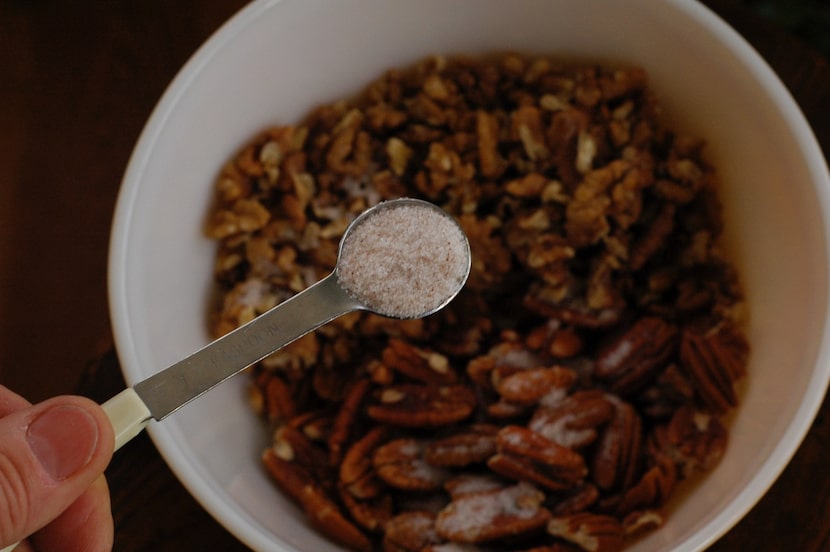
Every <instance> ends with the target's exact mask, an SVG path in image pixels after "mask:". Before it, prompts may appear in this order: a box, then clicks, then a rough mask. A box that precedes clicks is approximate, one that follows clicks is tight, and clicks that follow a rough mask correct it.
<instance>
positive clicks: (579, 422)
mask: <svg viewBox="0 0 830 552" xmlns="http://www.w3.org/2000/svg"><path fill="white" fill-rule="evenodd" d="M613 415H614V405H613V404H612V403H611V402H610V401H609V400H608V398H607V397H606V395H605V393H603V392H602V391H600V390H587V391H576V392H574V393H573V394H571V395H569V396H568V397H566V398H565V399H563V400H562V401H561V402H559V403H558V404H556V405H555V406H552V407H548V406H541V407H539V408H537V409H536V411H535V412H534V413H533V417H532V418H531V419H530V422H529V423H528V427H529V428H530V429H532V430H533V431H535V432H536V433H538V434H540V435H542V436H543V437H545V438H547V439H550V440H551V441H554V442H556V443H558V444H560V445H562V446H563V447H568V448H572V449H581V448H583V447H586V446H588V445H590V444H591V443H593V442H594V441H595V440H596V438H597V430H598V428H600V427H601V426H603V425H604V424H605V423H607V422H608V421H609V420H610V419H611V417H612V416H613Z"/></svg>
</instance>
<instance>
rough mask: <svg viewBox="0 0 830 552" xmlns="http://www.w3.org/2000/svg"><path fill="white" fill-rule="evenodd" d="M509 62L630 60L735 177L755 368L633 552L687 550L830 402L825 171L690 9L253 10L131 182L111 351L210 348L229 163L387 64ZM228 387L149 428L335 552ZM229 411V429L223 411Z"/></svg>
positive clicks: (138, 376)
mask: <svg viewBox="0 0 830 552" xmlns="http://www.w3.org/2000/svg"><path fill="white" fill-rule="evenodd" d="M505 49H513V50H518V51H524V52H539V53H545V54H554V55H561V56H564V57H568V58H582V59H590V60H598V61H605V62H623V63H634V64H639V65H641V66H643V67H644V68H645V69H646V70H647V71H648V72H649V74H650V77H651V83H652V87H653V88H654V89H655V90H656V91H657V93H658V94H659V96H660V98H661V100H662V102H663V104H664V106H665V113H666V117H667V120H668V121H670V122H671V124H672V125H673V126H674V127H676V128H679V129H682V130H686V131H688V132H690V133H693V134H696V135H699V136H702V137H705V138H706V139H707V140H708V146H707V151H708V157H709V158H710V159H711V160H712V162H713V163H714V164H715V165H716V167H717V168H718V170H719V173H720V175H721V179H722V182H723V190H722V199H723V200H724V203H725V206H726V212H725V219H726V226H727V245H728V248H729V250H730V254H731V256H732V258H733V259H735V260H736V261H737V264H738V268H739V270H740V273H741V276H742V282H743V285H744V288H745V291H746V293H747V296H748V303H749V307H750V316H751V324H750V327H749V337H750V340H751V343H752V346H753V353H752V358H751V362H750V367H749V377H748V378H747V379H746V380H745V384H744V385H743V389H742V394H743V395H742V404H741V406H740V407H739V408H738V409H737V410H736V412H735V414H734V417H733V419H732V420H731V440H730V444H729V448H728V450H727V454H726V456H725V457H724V459H723V461H722V462H721V463H720V465H719V466H718V467H717V468H716V469H715V470H714V471H713V472H711V473H710V474H708V476H707V477H705V478H703V479H702V480H700V481H699V482H697V483H696V484H694V485H691V486H689V485H687V486H685V487H684V489H685V490H684V492H683V493H682V494H683V496H678V497H676V499H675V500H673V502H672V504H671V506H670V508H671V510H672V511H671V515H670V516H669V518H668V522H667V523H666V525H665V526H664V527H663V528H662V529H661V530H659V531H657V532H654V533H652V534H651V535H649V536H647V537H646V538H644V539H642V540H641V541H638V542H637V543H636V545H635V546H634V547H632V548H631V550H636V551H647V550H649V551H651V550H669V549H672V550H696V549H700V548H702V547H703V546H705V545H706V544H708V543H710V542H712V541H713V540H714V539H715V538H717V536H719V535H720V534H722V533H723V532H725V531H726V530H727V529H728V528H729V527H730V526H731V525H732V524H733V523H734V522H735V521H737V519H739V518H740V517H741V516H742V515H743V514H744V513H745V512H746V511H748V509H749V508H750V507H751V506H752V505H753V504H754V503H755V501H756V500H757V499H758V498H759V497H760V496H761V495H762V494H763V492H764V491H765V490H766V489H767V487H768V486H769V485H770V484H771V483H772V481H773V480H774V479H775V477H776V476H777V475H778V473H779V472H780V470H781V469H782V468H783V466H784V465H785V464H786V462H787V461H788V460H789V458H790V456H791V455H792V453H793V452H794V450H795V448H796V447H797V445H798V443H799V442H800V440H801V438H802V437H803V435H804V433H805V432H806V430H807V428H808V426H809V424H810V421H811V420H812V417H813V416H814V414H815V412H816V410H817V408H818V406H819V404H820V402H821V398H822V397H823V395H824V391H825V389H826V385H827V380H828V374H830V371H829V370H828V366H830V363H828V358H827V354H828V353H827V349H826V343H827V339H826V337H827V335H826V334H827V329H826V327H825V325H826V320H825V318H826V314H827V307H828V293H827V244H826V235H827V228H826V223H825V213H827V212H828V211H827V209H828V207H827V205H828V203H827V197H826V194H827V186H828V177H827V171H826V167H825V165H824V161H823V158H822V156H821V152H820V150H819V148H818V146H817V145H816V142H815V140H814V138H813V136H812V134H811V132H810V130H809V127H808V126H807V124H806V123H805V121H804V119H803V117H802V115H801V114H800V112H799V111H798V109H797V107H796V106H795V103H794V102H793V100H792V99H791V97H790V96H789V95H788V94H787V92H786V90H785V89H784V87H783V86H782V85H781V83H780V82H779V81H778V80H777V78H776V77H775V76H774V75H773V73H772V72H771V71H770V70H769V69H768V67H767V66H766V65H765V64H764V63H763V62H762V61H761V60H760V58H759V57H758V56H757V55H756V54H755V53H754V52H753V51H752V50H751V49H750V48H749V47H748V46H747V45H746V43H745V42H744V41H743V40H742V39H741V38H739V37H738V36H737V35H736V34H735V33H734V32H733V31H732V30H731V29H729V28H728V27H726V25H725V24H723V23H722V22H721V21H720V20H718V19H717V18H716V17H715V16H714V15H712V14H711V13H710V12H708V11H707V10H706V9H705V8H704V7H702V6H701V5H698V4H697V3H691V2H681V1H667V2H653V0H630V1H625V2H622V1H620V2H608V1H606V0H514V1H512V2H502V1H500V0H468V1H464V0H453V1H451V2H447V1H445V0H421V1H420V2H406V3H404V2H387V1H385V0H349V1H348V2H337V3H333V2H326V1H324V0H283V1H273V0H272V1H267V0H262V1H259V2H254V3H253V4H251V5H249V6H248V7H247V8H245V9H244V10H243V11H242V12H240V13H239V14H238V15H237V16H236V17H235V18H234V19H232V20H231V21H230V22H229V23H228V24H226V25H225V26H224V27H223V28H222V29H221V30H220V31H219V32H218V33H217V34H216V35H215V36H214V37H212V39H211V40H210V41H208V42H207V43H206V44H205V45H204V46H203V47H202V49H200V51H199V52H197V54H196V55H195V56H194V57H193V58H192V59H191V60H190V62H189V63H188V64H187V65H186V66H185V68H184V69H183V70H182V71H181V73H180V74H179V75H178V77H177V78H176V79H175V81H174V82H173V83H172V85H171V86H170V88H169V89H168V91H167V92H166V94H165V95H164V97H163V98H162V100H161V101H160V103H159V105H158V106H157V108H156V110H155V112H154V113H153V116H152V117H151V119H150V121H149V122H148V124H147V127H146V128H145V131H144V133H143V134H142V136H141V138H140V140H139V143H138V145H137V146H136V149H135V152H134V154H133V157H132V159H131V162H130V165H129V167H128V169H127V172H126V175H125V179H124V182H123V189H122V192H121V196H120V199H119V203H118V208H117V211H116V216H115V221H114V226H113V235H112V244H111V259H110V295H111V309H112V319H113V324H114V330H115V337H116V343H117V348H118V352H119V356H120V358H121V362H122V365H123V369H124V373H125V376H126V378H127V380H128V381H129V382H130V383H136V382H138V381H140V380H142V379H144V378H146V377H148V376H149V375H152V374H153V373H155V372H157V371H158V370H160V369H161V368H163V367H165V366H167V365H169V364H171V363H173V362H174V361H176V360H179V359H180V358H182V357H183V356H185V355H186V354H188V353H190V352H192V351H193V350H195V349H197V348H199V347H201V346H202V345H204V344H205V343H206V342H207V339H208V337H207V331H206V323H205V320H206V315H207V308H208V300H209V296H210V290H211V271H212V264H213V256H214V247H213V245H212V243H210V242H209V241H208V240H206V239H205V238H204V236H203V234H202V228H203V222H204V218H205V214H206V212H207V209H208V205H209V203H210V200H211V196H212V190H213V188H212V186H213V182H214V179H215V177H216V175H217V174H218V171H219V169H220V167H221V165H222V164H223V163H224V162H225V161H226V160H227V159H228V158H229V157H230V156H231V155H232V154H233V153H234V152H236V151H237V150H238V149H239V148H240V147H241V146H242V145H243V144H244V143H245V142H246V141H248V140H249V139H250V138H251V137H252V136H253V135H254V134H255V133H256V132H258V131H259V130H261V129H263V128H264V127H265V126H267V125H270V124H280V123H291V122H296V121H297V120H298V119H299V118H300V117H301V116H302V115H304V114H305V113H306V112H307V111H308V110H309V109H310V108H312V107H314V106H315V105H317V104H319V103H322V102H326V101H330V100H335V99H338V98H340V97H344V96H351V95H353V94H355V93H356V92H358V91H359V90H360V88H361V87H362V85H363V84H365V83H367V82H369V81H370V80H371V79H373V78H374V77H376V76H377V75H379V74H380V73H381V72H382V71H383V70H384V69H386V68H390V67H395V66H405V65H408V64H410V63H411V62H413V61H415V60H417V59H419V58H422V57H424V56H427V55H430V54H434V53H442V54H452V53H487V52H492V51H503V50H505ZM245 384H246V382H245V378H244V376H243V377H238V378H234V379H233V380H231V381H230V382H228V383H226V384H224V385H223V386H221V387H220V388H217V389H215V390H214V391H211V392H210V393H208V394H207V395H206V396H205V397H203V398H201V399H200V400H198V401H196V402H194V403H192V404H190V405H188V406H187V407H185V408H184V409H182V410H181V411H179V412H178V413H176V414H174V415H173V416H171V417H170V418H169V419H167V420H165V421H164V422H163V423H160V424H152V427H151V434H152V437H153V439H154V440H155V442H156V444H157V446H158V448H159V449H160V451H161V452H162V454H163V455H164V457H165V458H166V460H167V462H168V463H169V464H170V466H171V467H172V469H173V470H174V471H175V472H176V474H177V476H178V477H179V478H180V479H181V480H182V482H183V483H184V484H185V485H186V486H187V487H188V489H189V490H190V491H191V492H192V493H193V494H194V496H195V497H196V498H197V499H198V500H199V501H200V502H201V503H202V504H203V505H204V507H205V508H206V509H207V510H208V511H210V512H211V513H212V514H213V515H214V516H215V517H216V518H217V519H218V520H219V521H220V522H222V523H223V524H224V525H225V526H226V527H227V528H228V529H229V530H230V531H232V532H233V533H234V534H236V536H237V537H239V538H240V539H241V540H242V541H243V542H245V543H246V544H248V545H249V546H251V547H253V548H255V549H258V550H273V551H290V550H317V551H322V552H325V551H327V550H336V549H337V548H336V547H334V546H333V545H332V544H330V543H329V542H328V541H326V540H324V539H322V538H320V537H318V536H317V535H316V534H315V533H314V532H312V531H310V530H309V529H307V526H306V524H305V520H304V516H303V515H302V514H301V513H300V512H299V511H298V510H297V509H296V508H295V507H294V506H293V505H292V504H290V503H289V502H288V501H286V500H285V499H284V498H283V497H282V496H281V495H280V494H279V493H278V492H277V491H276V489H275V488H274V487H273V486H272V485H271V483H270V482H269V481H268V480H267V476H266V475H265V474H264V473H263V470H262V469H261V467H260V463H259V454H260V452H261V450H262V449H263V448H264V447H265V445H266V444H267V442H268V440H269V436H268V435H267V433H266V430H265V428H264V426H263V425H261V424H260V423H259V422H258V421H257V419H256V418H255V416H254V415H253V414H252V413H251V411H250V410H249V408H248V407H247V405H246V400H245ZM217 413H221V414H217Z"/></svg>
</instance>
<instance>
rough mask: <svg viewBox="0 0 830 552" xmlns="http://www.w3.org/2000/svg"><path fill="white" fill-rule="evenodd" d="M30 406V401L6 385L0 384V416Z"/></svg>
mask: <svg viewBox="0 0 830 552" xmlns="http://www.w3.org/2000/svg"><path fill="white" fill-rule="evenodd" d="M30 406H32V403H30V402H29V401H27V400H26V399H24V398H23V397H21V396H20V395H18V394H17V393H15V392H14V391H12V390H11V389H9V388H8V387H6V386H4V385H0V418H2V417H4V416H8V415H9V414H12V413H14V412H17V411H18V410H23V409H24V408H29V407H30Z"/></svg>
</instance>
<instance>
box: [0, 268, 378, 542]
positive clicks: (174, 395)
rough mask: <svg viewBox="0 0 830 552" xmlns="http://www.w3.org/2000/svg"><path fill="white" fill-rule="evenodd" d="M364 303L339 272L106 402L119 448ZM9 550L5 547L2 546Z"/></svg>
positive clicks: (106, 409) (116, 448)
mask: <svg viewBox="0 0 830 552" xmlns="http://www.w3.org/2000/svg"><path fill="white" fill-rule="evenodd" d="M360 308H363V307H362V306H361V305H360V304H359V303H358V302H357V301H355V300H354V299H353V298H352V297H351V296H350V295H349V294H348V293H347V292H345V291H344V290H343V289H342V288H341V287H340V285H339V284H338V282H337V277H336V275H335V273H332V274H330V275H328V276H327V277H325V278H323V279H322V280H320V281H319V282H317V283H316V284H314V285H312V286H310V287H308V288H307V289H305V290H304V291H302V292H300V293H298V294H297V295H295V296H293V297H291V298H290V299H287V300H286V301H283V302H282V303H280V304H279V305H277V306H275V307H273V308H272V309H270V310H268V311H266V312H265V313H263V314H261V315H260V316H258V317H256V318H254V319H253V320H251V321H250V322H248V323H247V324H245V325H243V326H240V327H239V328H237V329H235V330H234V331H232V332H230V333H228V334H226V335H224V336H222V337H220V338H219V339H217V340H215V341H213V342H211V343H209V344H208V345H206V346H205V347H204V348H202V349H200V350H198V351H196V352H195V353H193V354H191V355H190V356H188V357H186V358H184V359H183V360H180V361H179V362H177V363H175V364H173V365H171V366H170V367H168V368H166V369H164V370H162V371H161V372H159V373H157V374H155V375H153V376H150V377H149V378H147V379H145V380H143V381H141V382H139V383H137V384H135V385H134V386H133V387H128V388H127V389H125V390H124V391H122V392H120V393H118V394H117V395H115V396H114V397H112V398H111V399H110V400H108V401H107V402H105V403H104V404H103V408H104V410H105V411H106V413H107V415H108V416H109V419H110V422H112V426H113V430H114V431H115V450H118V449H119V448H121V446H122V445H124V444H125V443H127V442H128V441H129V440H130V439H132V438H133V437H135V436H136V435H138V434H139V433H141V430H143V429H144V428H145V427H146V426H147V424H148V423H149V422H150V420H151V419H155V420H157V421H160V420H162V419H164V418H165V417H166V416H168V415H169V414H171V413H172V412H174V411H175V410H177V409H178V408H180V407H181V406H183V405H185V404H187V403H189V402H190V401H192V400H193V399H195V398H196V397H198V396H200V395H202V394H203V393H205V392H207V391H208V390H210V389H212V388H213V387H215V386H217V385H219V384H220V383H222V382H223V381H225V380H226V379H228V378H230V377H231V376H233V375H235V374H237V373H239V372H241V371H242V370H244V369H245V368H247V367H248V366H251V365H252V364H254V363H255V362H258V361H260V360H262V359H263V358H265V357H266V356H268V355H270V354H271V353H273V352H274V351H276V350H278V349H280V348H282V347H284V346H286V345H288V344H289V343H291V342H292V341H294V340H296V339H298V338H300V337H302V336H304V335H305V334H307V333H309V332H311V331H312V330H314V329H316V328H318V327H320V326H322V325H323V324H325V323H327V322H330V321H332V320H334V319H335V318H337V317H339V316H341V315H343V314H346V313H348V312H351V311H354V310H357V309H360ZM0 552H5V551H0Z"/></svg>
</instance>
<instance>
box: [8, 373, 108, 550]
mask: <svg viewBox="0 0 830 552" xmlns="http://www.w3.org/2000/svg"><path fill="white" fill-rule="evenodd" d="M113 448H114V438H113V430H112V425H111V424H110V421H109V419H108V418H107V415H106V414H105V413H104V411H103V410H102V409H101V407H100V406H98V405H97V404H95V403H94V402H93V401H90V400H89V399H85V398H83V397H75V396H63V397H56V398H53V399H49V400H46V401H44V402H42V403H39V404H36V405H32V404H30V403H29V402H28V401H27V400H26V399H24V398H23V397H21V396H20V395H17V394H16V393H14V392H12V391H10V390H9V389H7V388H5V387H3V386H2V385H0V550H2V549H3V547H5V546H9V545H12V544H14V543H16V542H18V541H21V539H26V540H24V541H22V542H20V544H19V545H18V546H17V547H16V548H15V549H14V550H15V551H16V552H26V551H31V550H43V551H49V552H52V551H55V552H71V551H77V552H81V551H83V552H97V551H108V550H111V549H112V539H113V522H112V513H111V511H110V500H109V490H108V488H107V483H106V480H105V479H104V476H103V471H104V468H105V467H106V466H107V464H108V463H109V461H110V458H111V457H112V453H113ZM27 537H28V538H27Z"/></svg>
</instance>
